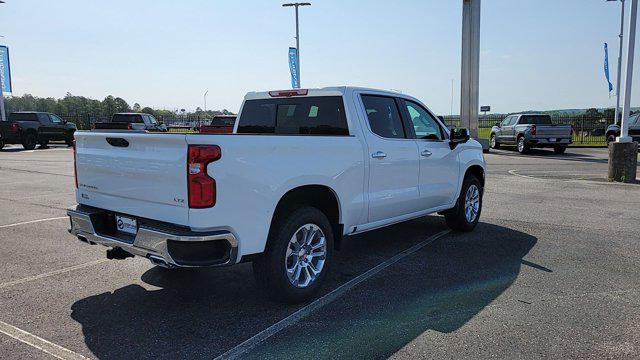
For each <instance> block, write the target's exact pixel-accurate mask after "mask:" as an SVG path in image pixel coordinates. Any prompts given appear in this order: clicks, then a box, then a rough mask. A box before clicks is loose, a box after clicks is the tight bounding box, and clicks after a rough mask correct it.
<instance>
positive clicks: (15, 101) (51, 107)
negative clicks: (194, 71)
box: [5, 93, 233, 117]
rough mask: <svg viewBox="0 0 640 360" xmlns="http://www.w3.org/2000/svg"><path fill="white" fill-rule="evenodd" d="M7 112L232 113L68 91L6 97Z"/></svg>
mask: <svg viewBox="0 0 640 360" xmlns="http://www.w3.org/2000/svg"><path fill="white" fill-rule="evenodd" d="M5 106H6V111H7V113H10V112H13V111H45V112H51V113H54V114H58V115H61V116H67V115H94V116H98V117H109V116H111V115H112V114H114V113H118V112H142V113H147V114H152V115H154V116H156V117H162V116H166V117H176V116H204V117H211V116H214V115H232V114H233V113H232V112H230V111H228V110H227V109H223V110H207V111H206V112H205V111H203V110H202V109H201V108H199V107H198V108H197V109H196V111H195V112H188V111H186V110H185V109H175V110H164V109H152V108H150V107H148V106H145V107H142V106H141V105H140V104H138V103H134V104H133V106H130V105H129V104H128V103H127V102H126V101H125V100H124V99H123V98H120V97H114V96H112V95H109V96H107V97H105V98H104V100H102V101H100V100H96V99H90V98H87V97H84V96H75V95H72V94H70V93H67V94H66V95H65V97H64V98H62V99H55V98H52V97H48V98H41V97H37V96H33V95H31V94H24V95H22V96H9V97H6V98H5Z"/></svg>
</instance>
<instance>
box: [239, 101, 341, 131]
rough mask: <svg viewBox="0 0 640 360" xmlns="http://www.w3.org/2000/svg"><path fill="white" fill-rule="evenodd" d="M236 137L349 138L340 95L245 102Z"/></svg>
mask: <svg viewBox="0 0 640 360" xmlns="http://www.w3.org/2000/svg"><path fill="white" fill-rule="evenodd" d="M238 133H240V134H283V135H349V129H348V126H347V119H346V116H345V113H344V104H343V102H342V97H340V96H315V97H304V98H303V97H295V98H287V99H260V100H247V101H245V104H244V106H243V108H242V114H241V115H240V119H239V120H238Z"/></svg>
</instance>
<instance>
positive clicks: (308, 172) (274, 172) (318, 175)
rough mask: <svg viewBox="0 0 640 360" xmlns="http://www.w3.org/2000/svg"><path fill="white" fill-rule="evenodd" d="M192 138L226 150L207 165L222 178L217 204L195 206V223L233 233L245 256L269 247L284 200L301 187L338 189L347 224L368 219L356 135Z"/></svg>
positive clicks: (361, 153) (218, 179) (192, 211)
mask: <svg viewBox="0 0 640 360" xmlns="http://www.w3.org/2000/svg"><path fill="white" fill-rule="evenodd" d="M187 142H188V143H189V144H204V145H208V144H211V145H218V146H220V148H221V152H222V157H221V158H220V160H218V161H216V162H214V163H211V164H209V166H208V167H207V172H208V174H209V176H211V177H212V178H214V179H215V180H216V191H217V196H216V205H215V206H214V207H212V208H208V209H190V210H189V225H190V226H191V228H193V229H195V230H212V229H225V230H229V231H231V232H233V233H234V234H235V235H236V236H237V237H238V239H239V249H238V251H239V254H240V255H247V254H253V253H259V252H262V251H263V250H264V247H265V244H266V239H267V235H268V232H269V227H270V224H271V220H272V218H273V214H274V210H275V208H276V205H277V204H278V201H279V200H280V199H281V198H282V196H283V195H284V194H286V193H287V192H288V191H289V190H292V189H294V188H296V187H299V186H303V185H324V186H327V187H329V188H330V189H332V190H333V192H334V194H335V195H336V197H337V198H338V201H339V207H340V214H341V219H340V222H341V223H343V224H345V228H348V226H349V225H352V224H358V223H359V222H360V221H361V220H362V216H363V214H364V211H363V209H364V150H363V147H362V146H361V143H360V141H359V140H358V139H357V138H356V137H354V136H283V135H239V134H229V135H202V134H201V135H198V134H192V135H187Z"/></svg>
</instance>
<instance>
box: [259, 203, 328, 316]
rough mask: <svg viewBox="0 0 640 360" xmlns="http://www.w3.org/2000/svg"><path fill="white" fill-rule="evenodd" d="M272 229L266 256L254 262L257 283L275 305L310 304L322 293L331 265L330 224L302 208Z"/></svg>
mask: <svg viewBox="0 0 640 360" xmlns="http://www.w3.org/2000/svg"><path fill="white" fill-rule="evenodd" d="M273 226H274V228H273V229H272V231H271V233H270V236H269V241H268V243H267V249H266V251H265V253H264V254H262V255H261V256H260V257H259V258H257V259H256V260H255V261H254V262H253V273H254V276H255V278H256V281H257V283H258V285H259V286H261V287H262V288H264V290H265V291H266V292H267V293H268V294H269V297H271V298H272V299H274V300H276V301H282V302H287V303H299V302H303V301H306V300H309V299H310V298H311V297H313V296H314V295H315V294H316V292H317V291H318V290H319V289H320V286H321V285H322V282H323V281H324V278H325V277H326V275H327V272H328V268H329V264H330V262H331V255H332V247H333V232H332V230H331V224H330V223H329V220H328V219H327V216H326V215H325V214H324V213H323V212H322V211H320V210H318V209H316V208H314V207H302V208H299V209H296V210H294V211H293V212H291V213H290V214H285V215H284V216H282V217H280V218H279V219H278V220H276V222H275V224H274V225H273Z"/></svg>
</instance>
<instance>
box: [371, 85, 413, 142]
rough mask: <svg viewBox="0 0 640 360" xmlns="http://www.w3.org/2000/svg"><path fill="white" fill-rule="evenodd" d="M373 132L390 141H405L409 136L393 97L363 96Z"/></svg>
mask: <svg viewBox="0 0 640 360" xmlns="http://www.w3.org/2000/svg"><path fill="white" fill-rule="evenodd" d="M362 103H363V104H364V107H365V109H366V111H367V118H368V120H369V125H370V126H371V131H373V132H374V133H375V134H377V135H379V136H382V137H383V138H389V139H404V138H407V135H406V134H405V131H404V126H403V125H402V118H401V117H400V112H399V111H398V105H397V104H396V100H395V99H394V98H391V97H386V96H377V95H362Z"/></svg>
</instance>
